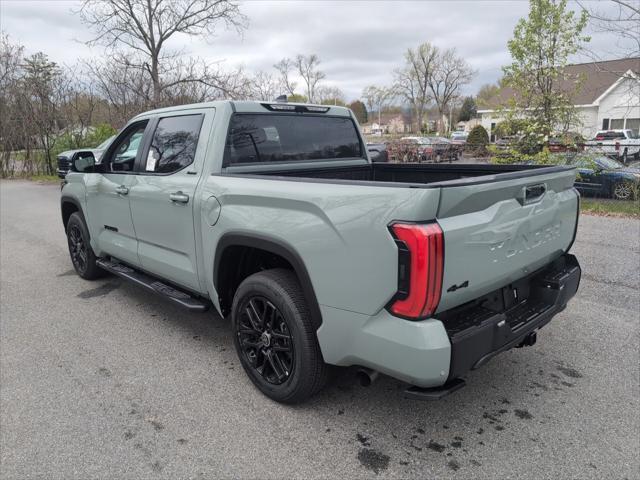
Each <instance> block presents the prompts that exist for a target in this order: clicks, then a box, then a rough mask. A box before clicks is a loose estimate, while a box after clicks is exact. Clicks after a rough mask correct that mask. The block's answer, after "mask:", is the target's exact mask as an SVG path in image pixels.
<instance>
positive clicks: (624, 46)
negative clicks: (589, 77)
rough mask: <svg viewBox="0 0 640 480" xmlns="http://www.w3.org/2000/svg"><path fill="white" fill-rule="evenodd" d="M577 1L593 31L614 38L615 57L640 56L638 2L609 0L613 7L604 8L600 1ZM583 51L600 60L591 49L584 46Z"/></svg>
mask: <svg viewBox="0 0 640 480" xmlns="http://www.w3.org/2000/svg"><path fill="white" fill-rule="evenodd" d="M577 3H578V5H579V6H580V8H582V10H583V12H586V14H587V17H588V19H589V26H590V27H591V28H592V29H593V30H594V31H595V32H601V33H611V34H612V35H611V38H613V39H615V41H614V43H613V45H612V47H613V48H614V52H615V56H616V57H617V58H620V57H626V58H635V57H639V56H640V3H638V2H637V1H634V0H611V3H613V4H614V5H615V8H609V9H606V10H605V9H602V8H601V5H602V3H595V4H594V3H591V4H589V5H586V4H585V2H584V1H582V0H578V2H577ZM583 51H584V53H586V54H587V55H588V56H590V57H591V58H593V59H594V60H595V61H599V60H602V58H600V57H599V56H598V55H597V53H596V52H594V51H593V50H592V49H588V48H584V49H583ZM614 52H609V53H614ZM623 74H626V72H624V73H623Z"/></svg>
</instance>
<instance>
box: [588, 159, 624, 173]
mask: <svg viewBox="0 0 640 480" xmlns="http://www.w3.org/2000/svg"><path fill="white" fill-rule="evenodd" d="M595 162H596V163H597V164H598V165H599V166H600V167H602V168H605V169H607V170H615V169H618V168H622V167H624V165H622V164H621V163H620V162H617V161H616V160H613V159H611V158H608V157H598V158H596V159H595Z"/></svg>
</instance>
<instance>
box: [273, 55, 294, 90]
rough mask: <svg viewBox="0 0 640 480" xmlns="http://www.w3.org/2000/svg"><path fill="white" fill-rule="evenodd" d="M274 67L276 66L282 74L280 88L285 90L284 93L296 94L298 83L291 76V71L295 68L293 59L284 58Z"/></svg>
mask: <svg viewBox="0 0 640 480" xmlns="http://www.w3.org/2000/svg"><path fill="white" fill-rule="evenodd" d="M273 68H275V69H276V70H277V71H278V74H279V75H280V88H281V89H282V90H283V93H286V94H288V95H295V93H296V92H295V90H296V87H297V86H298V84H297V82H295V81H294V80H293V79H292V78H291V73H292V72H293V70H294V69H295V66H294V64H293V62H292V61H291V59H289V58H283V59H282V60H280V61H279V62H278V63H276V64H275V65H274V66H273Z"/></svg>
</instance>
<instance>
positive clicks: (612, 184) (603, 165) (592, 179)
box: [567, 155, 640, 200]
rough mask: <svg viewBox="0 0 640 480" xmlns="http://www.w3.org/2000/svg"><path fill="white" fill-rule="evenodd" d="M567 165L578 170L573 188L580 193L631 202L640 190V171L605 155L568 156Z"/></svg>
mask: <svg viewBox="0 0 640 480" xmlns="http://www.w3.org/2000/svg"><path fill="white" fill-rule="evenodd" d="M567 163H568V164H569V165H573V166H575V167H577V168H578V175H577V176H576V181H575V187H576V188H577V189H578V191H580V193H584V194H590V195H596V196H602V197H608V198H615V199H617V200H633V199H635V198H637V195H638V192H639V189H640V169H637V168H631V167H628V166H625V165H623V164H622V163H620V162H618V161H617V160H613V159H612V158H609V157H607V156H605V155H601V156H595V157H594V156H591V155H575V156H570V157H569V161H568V162H567Z"/></svg>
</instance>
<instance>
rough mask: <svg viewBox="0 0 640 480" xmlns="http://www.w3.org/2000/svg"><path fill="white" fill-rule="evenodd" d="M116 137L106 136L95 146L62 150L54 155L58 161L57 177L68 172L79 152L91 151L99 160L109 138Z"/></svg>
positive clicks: (109, 141) (61, 176) (109, 140)
mask: <svg viewBox="0 0 640 480" xmlns="http://www.w3.org/2000/svg"><path fill="white" fill-rule="evenodd" d="M114 138H116V136H115V135H114V136H112V137H109V138H107V139H106V140H105V141H104V142H102V143H101V144H100V145H98V146H97V147H96V148H80V149H76V150H67V151H66V152H62V153H60V154H58V156H57V157H56V161H57V163H58V177H59V178H64V177H65V176H66V175H67V173H69V169H70V168H71V165H72V164H73V161H74V160H75V157H76V154H78V153H79V152H91V153H92V154H93V156H94V158H95V159H96V160H97V161H99V160H100V157H101V156H102V152H104V151H105V150H106V148H107V147H108V146H109V144H110V143H111V140H113V139H114Z"/></svg>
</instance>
